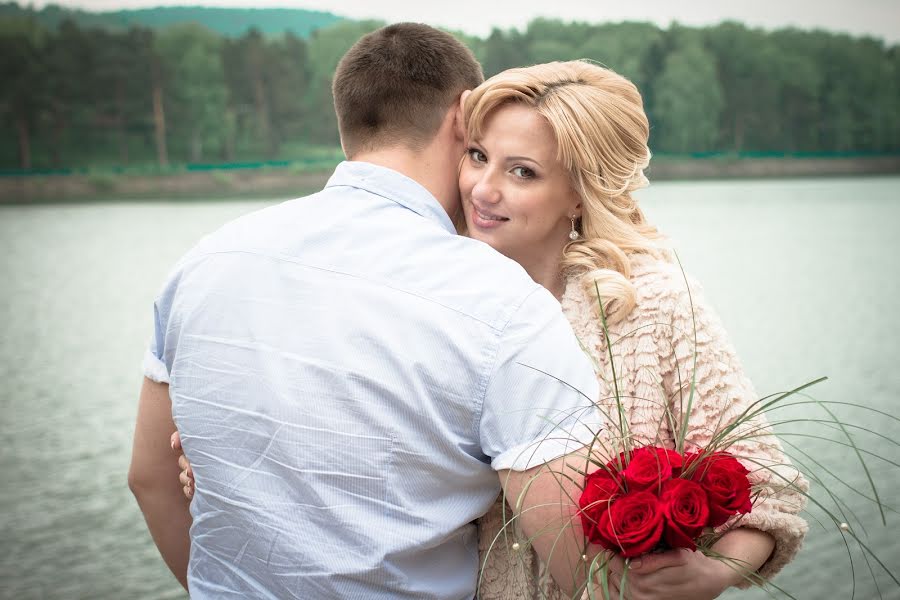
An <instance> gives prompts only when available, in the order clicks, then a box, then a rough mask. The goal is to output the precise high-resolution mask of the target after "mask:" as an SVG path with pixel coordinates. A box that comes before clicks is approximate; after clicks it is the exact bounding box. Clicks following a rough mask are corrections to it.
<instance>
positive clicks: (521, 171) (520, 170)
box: [512, 167, 534, 179]
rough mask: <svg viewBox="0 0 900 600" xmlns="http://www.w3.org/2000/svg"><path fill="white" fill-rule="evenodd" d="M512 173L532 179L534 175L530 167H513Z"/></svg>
mask: <svg viewBox="0 0 900 600" xmlns="http://www.w3.org/2000/svg"><path fill="white" fill-rule="evenodd" d="M512 174H513V175H515V176H516V177H521V178H522V179H531V178H532V177H534V171H532V170H531V169H529V168H528V167H513V170H512Z"/></svg>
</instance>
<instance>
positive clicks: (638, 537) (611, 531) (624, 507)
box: [597, 492, 665, 558]
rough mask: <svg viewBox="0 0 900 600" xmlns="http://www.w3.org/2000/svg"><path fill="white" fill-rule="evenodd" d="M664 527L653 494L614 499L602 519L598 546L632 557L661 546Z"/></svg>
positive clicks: (640, 493)
mask: <svg viewBox="0 0 900 600" xmlns="http://www.w3.org/2000/svg"><path fill="white" fill-rule="evenodd" d="M664 526H665V517H664V515H663V507H662V505H661V504H660V502H659V498H657V497H656V495H655V494H653V493H651V492H632V493H629V494H626V495H624V496H620V497H618V498H616V499H615V500H613V501H612V502H611V503H610V506H609V510H607V511H605V512H604V513H603V514H602V515H601V516H600V523H599V525H598V526H597V538H598V539H597V543H598V544H600V545H601V546H603V547H604V548H606V549H607V550H613V551H615V552H618V553H619V554H621V555H622V556H623V557H624V558H633V557H635V556H640V555H641V554H646V553H647V552H650V551H651V550H653V548H655V547H656V545H657V544H659V541H660V540H661V539H662V534H663V527H664Z"/></svg>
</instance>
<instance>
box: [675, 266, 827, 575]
mask: <svg viewBox="0 0 900 600" xmlns="http://www.w3.org/2000/svg"><path fill="white" fill-rule="evenodd" d="M679 276H680V274H679ZM674 279H675V277H674V276H673V277H671V278H670V280H671V281H672V283H673V285H672V293H671V294H670V295H667V297H666V298H665V300H664V301H663V305H662V306H661V307H660V308H661V314H663V315H671V318H670V321H669V324H668V326H661V327H660V328H659V332H660V334H662V335H661V339H660V344H661V345H660V349H661V351H662V353H663V355H664V356H667V357H668V360H667V361H664V363H663V364H664V365H665V366H664V367H663V374H662V375H663V386H664V388H665V390H666V393H667V394H668V396H669V406H670V408H671V411H672V414H673V416H674V420H675V423H676V424H680V423H683V420H682V419H683V415H684V413H685V411H688V410H689V417H688V421H687V431H686V433H685V447H686V448H690V447H705V446H707V445H708V444H709V443H710V442H711V440H712V439H713V436H715V435H716V434H717V432H721V431H723V429H724V428H726V427H727V426H729V425H731V424H733V423H734V422H735V420H736V419H737V418H738V417H739V416H740V415H741V414H743V413H744V411H745V410H747V409H748V407H750V406H751V404H753V403H754V402H755V401H756V400H757V398H758V397H757V395H756V392H755V391H754V389H753V385H752V384H751V382H750V381H749V379H748V378H747V377H746V375H745V374H744V370H743V367H742V366H741V363H740V360H739V359H738V357H737V355H736V353H735V351H734V348H733V347H732V345H731V343H730V341H729V340H728V336H727V334H726V333H725V330H724V328H723V326H722V323H721V322H720V320H719V318H718V316H717V315H716V314H715V312H714V311H713V310H712V309H711V308H710V307H709V306H708V305H707V304H706V302H705V300H704V299H703V295H702V291H701V290H700V287H699V286H698V285H697V284H695V283H693V282H691V284H690V290H691V294H690V295H688V292H687V289H686V288H687V284H685V283H684V282H683V279H682V282H681V284H680V286H678V285H677V284H674ZM667 346H668V352H666V347H667ZM692 382H693V384H692ZM692 385H693V389H694V392H693V394H691V387H692ZM676 427H679V426H678V425H676ZM679 428H680V427H679ZM727 439H728V440H731V443H730V445H729V447H728V448H727V450H728V451H729V452H731V453H732V454H733V455H735V456H736V457H737V458H738V459H739V460H741V462H742V463H743V464H744V466H745V467H747V468H748V469H749V470H750V472H751V475H750V479H751V483H753V485H754V491H755V492H756V493H757V494H758V495H757V497H756V499H755V501H754V505H753V510H752V511H751V513H750V514H748V515H742V516H738V517H736V518H734V519H732V520H731V521H730V522H729V523H726V524H725V526H724V528H726V529H727V528H731V527H749V528H754V529H758V530H761V531H765V532H767V533H769V534H770V535H772V536H773V537H774V538H775V549H774V551H773V552H772V555H771V556H770V557H769V559H768V561H767V562H766V563H765V564H764V565H763V566H762V568H760V570H759V574H760V575H761V576H763V577H765V578H767V579H769V578H772V577H773V576H774V575H775V574H776V573H778V572H779V571H780V570H781V569H782V568H783V567H784V566H785V565H786V564H788V563H789V562H790V561H791V560H792V559H793V558H794V556H795V555H796V553H797V551H798V550H799V549H800V546H801V544H802V542H803V538H804V537H805V535H806V532H807V529H808V526H807V523H806V521H805V520H804V519H802V518H801V517H799V516H798V513H799V512H800V511H802V510H803V508H804V506H805V504H806V497H805V495H804V494H805V492H806V491H807V490H808V489H809V484H808V482H807V481H806V479H805V478H804V477H803V476H802V474H800V473H799V472H798V471H797V470H796V469H795V468H794V467H793V466H792V465H791V464H790V461H789V460H788V459H787V458H786V457H785V455H784V452H783V449H782V446H781V443H780V442H779V441H778V439H777V438H776V437H775V435H774V434H773V432H772V430H771V428H770V426H769V424H768V422H767V420H766V418H765V416H763V415H760V416H759V417H756V418H754V419H752V420H750V421H748V422H746V423H745V424H743V425H742V426H741V427H739V428H738V429H737V430H736V431H734V432H733V433H731V434H729V436H728V438H727ZM726 443H727V442H726ZM749 586H750V583H749V582H747V583H745V584H744V585H742V586H740V587H749Z"/></svg>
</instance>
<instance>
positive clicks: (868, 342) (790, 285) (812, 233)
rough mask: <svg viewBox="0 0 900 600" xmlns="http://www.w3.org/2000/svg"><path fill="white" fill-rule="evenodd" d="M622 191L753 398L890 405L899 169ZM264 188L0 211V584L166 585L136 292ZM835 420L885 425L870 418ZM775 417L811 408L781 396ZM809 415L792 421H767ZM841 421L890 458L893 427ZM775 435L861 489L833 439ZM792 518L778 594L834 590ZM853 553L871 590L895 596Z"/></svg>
mask: <svg viewBox="0 0 900 600" xmlns="http://www.w3.org/2000/svg"><path fill="white" fill-rule="evenodd" d="M641 199H642V202H643V204H644V206H645V211H646V213H647V216H648V218H649V219H650V220H651V221H652V222H654V223H656V224H657V225H658V226H659V227H660V229H662V230H663V231H664V232H666V233H667V234H669V236H670V237H671V238H673V239H674V241H675V244H676V247H677V248H678V249H679V252H680V256H681V260H682V262H683V264H684V265H685V267H686V269H687V270H688V271H689V272H690V273H691V274H693V275H694V276H696V277H697V278H698V279H699V280H700V281H702V282H703V284H704V288H705V290H706V294H707V297H708V298H709V300H711V302H712V303H713V305H714V306H715V307H716V308H717V309H718V311H719V313H720V314H721V316H722V318H723V320H724V322H725V324H726V326H727V327H728V329H729V331H730V333H731V335H732V338H733V341H734V343H735V345H736V346H737V349H738V351H739V353H740V354H741V356H742V358H743V361H744V364H745V366H746V368H747V370H748V371H749V373H750V375H751V377H752V378H753V380H754V382H755V383H756V387H757V389H758V391H759V392H760V393H762V394H769V393H774V392H778V391H781V390H785V389H789V388H791V387H793V386H796V385H799V384H802V383H805V382H806V381H809V380H812V379H814V378H816V377H818V376H820V375H827V376H828V377H829V378H830V379H829V380H828V381H827V382H826V383H824V384H822V385H820V386H818V387H816V388H815V389H814V390H812V392H811V395H812V396H814V397H815V398H817V399H819V400H830V401H850V402H858V403H864V404H866V405H868V406H872V407H876V408H879V409H881V410H884V411H887V412H889V413H891V414H894V415H897V414H900V409H898V408H897V407H898V398H900V368H898V366H897V364H896V363H897V360H898V359H900V317H898V316H897V312H896V311H897V308H896V304H897V300H896V299H897V298H898V297H900V268H898V265H897V262H898V260H900V236H898V235H897V233H896V228H897V223H900V178H871V179H841V180H837V179H828V180H813V179H809V180H778V181H762V182H759V181H732V182H710V183H666V184H656V185H654V186H653V187H651V188H650V189H648V190H646V191H645V192H643V194H642V196H641ZM270 203H271V201H266V202H263V201H257V202H228V203H213V202H178V203H174V202H162V201H161V202H156V203H153V202H145V203H102V204H83V205H73V206H64V205H57V206H34V207H2V208H0V256H2V258H0V261H2V263H0V265H2V266H0V285H2V286H3V293H2V295H0V319H2V322H3V324H4V326H3V327H4V334H3V338H2V342H0V377H2V380H3V383H4V388H5V389H4V392H3V393H2V394H0V410H2V417H0V439H2V441H3V446H2V454H0V468H2V477H3V482H4V483H3V486H2V487H0V515H2V519H0V544H2V549H3V551H2V553H0V597H2V598H97V599H103V598H110V599H113V598H116V599H118V598H181V597H183V596H184V595H183V593H182V592H181V591H180V588H179V586H178V585H177V584H176V583H174V579H172V578H171V576H170V575H169V574H168V571H167V570H166V568H165V567H164V565H163V563H162V560H161V559H160V558H159V556H158V554H157V552H156V549H155V547H154V546H153V543H152V541H151V540H150V537H149V534H147V532H146V529H145V526H144V523H143V520H142V518H141V515H140V513H139V511H138V510H137V506H136V504H135V502H134V500H133V499H132V497H131V495H130V493H129V491H128V489H127V486H126V483H125V474H126V471H127V467H128V460H129V456H130V451H131V436H132V430H133V424H134V418H135V410H136V400H137V392H138V388H139V385H140V380H141V371H140V363H141V356H142V353H143V350H144V345H145V343H146V340H147V338H148V335H149V334H150V332H151V318H152V301H153V297H154V295H155V293H156V291H157V288H158V286H159V285H160V284H161V282H162V281H163V279H164V277H165V275H166V273H167V271H168V269H169V268H170V267H171V266H172V265H173V263H174V261H175V260H176V259H177V258H178V257H179V256H180V255H181V254H182V253H183V252H184V251H185V250H187V249H188V248H189V247H190V246H191V245H192V244H193V242H194V241H196V240H197V238H198V237H199V236H200V235H202V234H203V233H206V232H209V231H211V230H213V229H215V228H216V227H218V226H219V225H220V224H222V223H224V222H225V221H227V220H229V219H232V218H234V217H236V216H238V215H241V214H244V213H246V212H249V211H252V210H256V209H258V208H261V207H263V206H265V205H267V204H270ZM840 415H841V416H842V417H844V418H846V419H848V420H852V421H853V422H854V423H857V424H860V425H865V426H867V427H874V428H877V429H878V431H880V432H882V433H884V434H886V435H887V436H888V438H890V439H891V440H898V439H900V426H898V425H897V423H896V422H893V421H890V420H889V419H886V418H884V417H881V418H875V417H873V416H872V415H867V414H864V413H862V412H860V411H851V410H846V409H845V410H842V411H840ZM785 416H788V417H792V418H806V419H810V418H813V419H822V418H824V417H825V415H824V413H822V412H821V411H819V412H816V411H815V410H813V409H810V408H800V407H798V408H794V409H791V410H789V411H787V412H786V413H785ZM811 429H812V426H811V425H808V424H795V425H791V426H789V427H786V428H785V432H786V433H804V432H808V431H811ZM820 431H822V430H820ZM833 435H834V436H835V437H836V436H837V434H833ZM857 435H858V436H859V443H860V444H862V445H864V446H865V447H866V448H868V449H869V450H871V451H873V452H876V453H878V454H880V455H882V456H885V457H887V458H889V459H890V460H893V461H894V462H898V463H900V451H898V449H897V446H896V445H895V443H894V442H892V441H888V440H885V439H882V438H874V437H872V436H868V435H863V434H857ZM785 440H786V441H789V442H792V443H795V444H797V445H798V448H799V450H798V452H799V451H802V452H806V453H807V454H809V455H810V456H812V457H815V459H816V460H819V461H822V462H824V463H825V464H827V466H828V467H829V468H830V469H831V470H832V471H833V472H834V473H835V474H836V475H837V476H838V477H840V478H841V479H842V480H843V481H845V482H847V483H848V484H850V486H851V487H854V488H856V489H859V490H863V491H864V493H867V494H871V491H870V490H869V491H866V488H865V483H866V478H865V475H864V474H863V472H862V470H861V469H860V467H859V463H858V461H856V459H855V457H854V455H853V452H852V451H851V450H848V449H847V448H844V447H841V446H835V445H833V444H825V443H822V442H818V441H816V440H812V439H809V438H803V437H796V436H794V437H785ZM796 456H798V457H800V458H803V455H802V454H799V453H798V454H796ZM803 459H804V460H807V459H805V458H803ZM869 460H870V466H871V468H872V474H873V477H874V479H875V480H876V482H877V487H878V492H879V493H880V494H881V497H882V498H883V499H884V500H885V501H886V502H887V503H888V504H891V505H892V506H895V507H896V506H898V505H900V501H898V500H897V499H896V498H897V496H898V494H900V477H898V475H900V469H898V468H896V467H894V468H892V469H891V470H890V471H888V469H887V468H886V467H885V466H884V464H883V463H879V462H878V461H877V459H872V458H871V457H869ZM817 472H819V473H823V471H821V470H820V469H819V470H817ZM886 473H887V475H886ZM826 489H828V490H831V491H833V492H835V493H837V494H839V495H840V496H841V497H842V498H845V499H846V500H847V501H848V503H849V505H850V507H851V508H852V509H853V510H854V511H856V515H857V516H858V517H859V521H855V520H853V517H852V516H849V514H848V515H847V516H846V517H842V519H843V520H846V521H850V522H851V523H853V526H854V528H855V529H856V530H857V531H862V530H863V528H865V530H866V531H867V533H868V536H869V537H868V538H867V539H866V543H867V544H868V545H870V546H871V547H872V548H873V549H875V551H876V552H877V553H878V555H879V557H880V558H881V560H882V561H883V562H884V563H885V564H886V565H887V566H888V567H889V568H891V569H892V570H893V571H894V572H895V573H900V542H898V540H897V535H896V534H894V533H892V532H895V531H897V529H898V524H900V515H898V514H897V513H896V512H890V511H888V512H887V514H886V516H887V520H888V526H887V528H885V527H884V526H882V525H881V524H880V518H879V516H878V513H877V511H876V510H875V509H873V507H872V505H871V504H869V503H867V502H865V501H861V500H860V499H859V498H858V497H856V496H854V493H853V491H852V490H850V489H848V488H847V487H844V486H843V485H842V484H841V483H839V482H837V481H835V480H834V479H833V478H831V477H826V478H825V479H823V481H822V482H821V483H820V484H818V485H817V486H816V496H817V497H819V498H823V499H824V498H826V495H825V493H824V490H826ZM828 508H829V510H833V509H834V506H833V503H829V506H828ZM817 520H818V521H820V522H817ZM810 521H811V532H810V534H809V536H808V538H807V543H806V546H805V549H804V551H803V552H802V553H801V556H800V557H799V558H798V559H797V560H796V561H795V562H794V563H793V564H792V565H790V566H789V567H788V568H787V569H786V570H785V571H784V572H783V573H782V575H781V576H779V578H778V579H777V580H776V583H777V584H778V585H780V586H781V587H782V588H784V589H786V590H787V591H789V592H790V593H791V594H792V595H793V596H794V597H796V598H810V599H820V598H828V599H832V598H834V599H839V598H849V597H850V595H851V591H852V587H853V581H854V577H853V575H852V573H851V565H850V559H849V556H848V550H847V547H846V546H845V545H844V543H843V541H842V539H841V537H840V535H839V534H838V532H837V530H836V528H835V527H834V526H833V525H832V524H831V523H830V521H829V520H827V518H824V517H823V512H822V511H821V510H813V511H812V512H811V514H810ZM853 555H854V557H855V558H854V561H853V568H854V569H855V572H856V597H857V598H860V599H862V600H869V599H874V598H878V592H877V590H876V586H875V585H873V583H872V576H871V575H870V574H869V572H868V570H867V569H868V567H867V565H866V563H865V562H864V561H862V560H861V559H860V555H859V553H858V552H857V551H854V552H853ZM872 567H873V569H875V572H876V582H877V584H878V586H880V588H881V590H882V594H883V596H884V597H885V598H892V599H900V593H898V588H897V586H896V585H893V584H891V582H890V579H889V578H888V577H887V576H885V575H884V574H883V573H881V572H880V571H879V569H878V567H877V565H875V564H874V563H873V564H872ZM889 584H891V585H893V587H891V585H889ZM776 596H782V594H780V593H777V592H776ZM728 597H729V598H731V599H732V600H734V599H736V598H764V597H767V596H766V594H765V593H761V592H759V591H754V592H749V593H733V594H730V595H728Z"/></svg>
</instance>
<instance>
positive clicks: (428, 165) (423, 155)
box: [350, 148, 459, 218]
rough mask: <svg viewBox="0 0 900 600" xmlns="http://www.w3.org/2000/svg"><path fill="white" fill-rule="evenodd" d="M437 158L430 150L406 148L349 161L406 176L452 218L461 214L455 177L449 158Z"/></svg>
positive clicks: (355, 156) (355, 157) (364, 153)
mask: <svg viewBox="0 0 900 600" xmlns="http://www.w3.org/2000/svg"><path fill="white" fill-rule="evenodd" d="M437 154H438V153H436V152H431V151H429V149H427V148H426V149H425V150H424V151H422V152H415V151H413V150H409V149H407V148H389V149H384V150H376V151H372V152H360V153H357V154H355V155H354V156H353V158H351V159H350V160H354V161H361V162H367V163H372V164H373V165H378V166H379V167H386V168H388V169H393V170H394V171H397V172H398V173H400V174H402V175H406V176H407V177H409V178H410V179H412V180H413V181H415V182H416V183H418V184H419V185H421V186H422V187H424V188H425V189H426V190H428V191H429V192H430V193H431V195H432V196H434V197H435V198H437V201H438V202H439V203H440V205H441V207H443V209H444V211H446V213H447V214H448V215H449V216H450V217H451V218H453V216H454V215H455V214H456V212H457V211H458V210H459V208H458V201H457V194H456V189H457V187H456V186H457V183H456V174H455V173H454V172H451V171H450V170H449V169H448V168H447V163H446V161H447V158H446V157H444V156H439V155H437Z"/></svg>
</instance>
